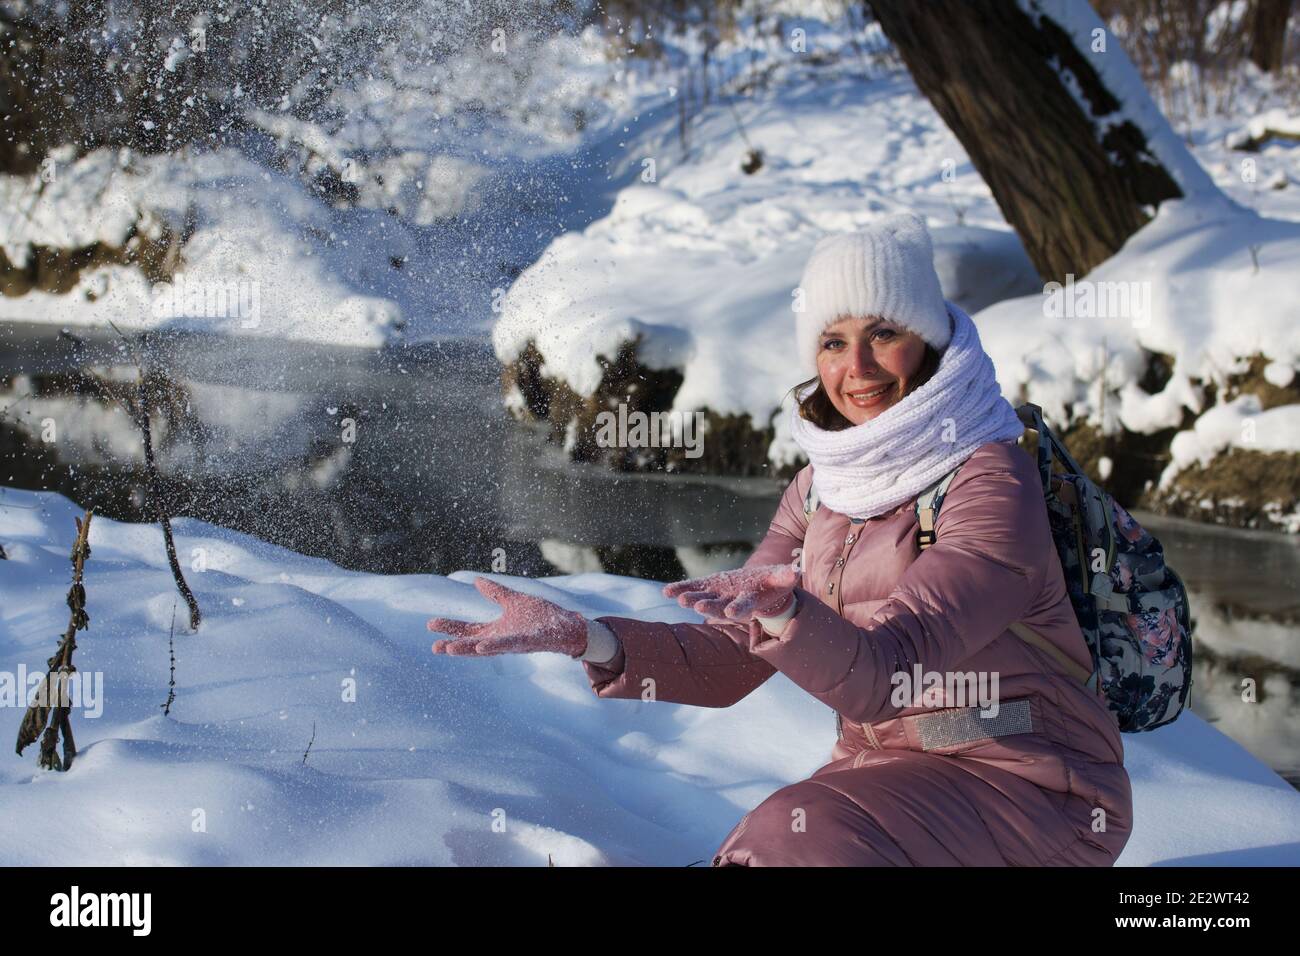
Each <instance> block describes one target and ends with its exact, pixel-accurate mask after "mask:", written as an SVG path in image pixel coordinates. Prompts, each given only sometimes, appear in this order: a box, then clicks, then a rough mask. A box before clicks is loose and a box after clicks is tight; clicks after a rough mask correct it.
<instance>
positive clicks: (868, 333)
mask: <svg viewBox="0 0 1300 956" xmlns="http://www.w3.org/2000/svg"><path fill="white" fill-rule="evenodd" d="M924 357H925V340H924V339H923V338H921V337H920V336H919V335H917V334H916V333H915V332H910V331H907V330H905V329H903V328H901V327H900V326H898V325H895V324H894V323H893V322H889V321H887V320H885V319H879V318H875V317H868V318H861V319H857V318H845V319H840V320H839V321H837V322H834V323H832V324H831V325H828V326H827V327H826V331H824V332H822V334H821V341H820V342H819V343H818V346H817V374H818V376H819V377H820V378H821V381H822V387H823V388H824V389H826V394H827V395H829V396H830V399H831V404H833V405H834V406H835V408H836V410H837V411H838V412H839V413H840V414H841V415H843V416H844V417H845V418H847V419H848V420H849V421H850V422H852V423H853V424H854V425H861V424H862V423H863V422H865V421H869V420H871V419H872V418H875V417H876V416H877V415H879V414H880V413H881V412H883V411H884V410H885V409H886V408H888V407H889V406H890V405H893V404H894V403H895V402H897V401H898V400H899V397H900V396H901V395H903V394H904V393H905V392H906V390H907V388H908V386H909V385H910V384H911V381H912V379H913V378H914V377H915V376H916V374H917V372H918V371H919V370H920V368H921V361H922V359H924ZM882 389H883V391H882Z"/></svg>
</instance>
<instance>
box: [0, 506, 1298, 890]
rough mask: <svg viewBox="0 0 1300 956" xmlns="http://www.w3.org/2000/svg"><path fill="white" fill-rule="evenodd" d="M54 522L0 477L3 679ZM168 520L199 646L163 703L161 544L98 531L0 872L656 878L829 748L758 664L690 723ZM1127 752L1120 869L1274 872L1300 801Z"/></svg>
mask: <svg viewBox="0 0 1300 956" xmlns="http://www.w3.org/2000/svg"><path fill="white" fill-rule="evenodd" d="M77 513H78V512H77V509H76V508H75V507H74V506H73V505H72V504H71V503H70V502H69V501H67V500H66V499H64V498H62V497H61V496H58V495H54V494H50V493H33V492H26V491H18V490H14V489H3V490H0V542H3V544H4V547H5V551H6V553H7V554H8V556H9V558H8V560H0V593H3V594H4V595H5V600H4V601H3V602H2V603H0V669H3V670H4V671H8V672H10V673H14V672H16V671H17V669H18V667H19V666H20V665H23V666H26V667H29V668H36V667H39V666H40V665H41V664H42V663H43V661H44V660H45V658H46V657H48V655H49V654H50V653H51V652H52V651H53V649H54V643H55V640H56V638H55V635H56V634H58V633H60V632H61V631H62V629H63V628H64V627H65V625H66V617H67V611H66V607H65V605H64V602H63V598H64V595H65V593H66V590H67V585H68V579H69V569H68V560H67V555H68V551H69V550H70V547H71V542H72V537H73V534H74V526H73V520H72V519H73V516H74V515H75V514H77ZM174 527H175V530H176V537H177V548H178V551H179V553H180V555H181V556H182V562H183V564H185V565H186V566H187V567H189V566H190V565H191V563H192V562H193V561H194V560H196V558H197V556H199V555H201V556H202V561H203V563H204V566H205V567H206V570H204V571H195V570H190V571H189V573H188V577H189V580H190V583H191V585H192V586H193V588H194V591H195V593H196V595H197V597H198V600H199V603H200V605H201V606H202V607H203V610H204V623H203V625H202V627H201V629H200V630H199V632H198V633H197V634H191V633H188V630H187V627H186V626H185V623H184V621H185V614H184V605H183V604H181V608H180V611H179V612H178V613H177V633H176V636H175V651H176V701H175V703H174V704H173V705H172V710H171V714H170V716H163V715H162V713H161V708H160V705H161V703H162V702H163V700H164V699H165V698H166V695H167V677H168V649H167V638H168V628H169V626H170V624H171V620H172V614H173V607H174V606H175V605H176V603H177V598H176V593H175V588H174V585H173V583H172V580H171V576H170V573H169V571H168V570H167V566H166V559H165V557H164V553H163V547H162V539H161V533H160V531H159V529H158V528H157V527H155V526H147V525H132V524H123V523H118V522H114V521H111V520H108V519H106V518H102V517H96V518H95V519H94V522H93V524H92V526H91V535H90V542H91V548H92V554H91V557H90V561H89V562H88V564H87V566H86V578H85V584H86V592H87V608H88V611H89V614H90V620H91V624H90V629H89V630H88V631H85V632H83V633H82V634H81V635H79V638H78V649H77V654H76V663H77V665H78V667H79V669H80V671H81V672H82V674H92V675H93V674H95V673H100V674H102V675H103V676H102V679H103V687H104V700H103V714H102V716H100V717H98V718H90V717H88V716H86V715H83V714H80V713H74V716H73V723H74V728H75V733H76V735H77V742H78V745H79V747H80V748H81V753H80V755H79V756H78V758H77V760H76V761H75V763H74V765H73V767H72V769H71V770H70V771H68V772H67V773H53V772H45V771H39V770H37V769H36V768H35V750H34V749H29V750H28V751H27V752H26V754H25V755H24V756H22V757H19V756H17V755H15V754H12V753H9V754H7V755H6V756H5V757H3V758H0V801H2V802H3V806H4V807H5V810H6V812H5V814H4V815H3V818H2V820H0V861H2V862H3V863H5V864H7V865H23V864H43V865H78V866H86V865H112V864H268V865H277V864H290V865H296V864H354V865H355V864H361V865H365V864H400V863H418V864H463V865H474V864H509V865H532V866H544V865H546V862H547V857H548V855H550V857H551V858H552V859H553V860H554V862H555V863H556V865H559V866H585V865H605V864H626V863H636V864H652V865H666V866H681V865H686V864H689V863H693V862H696V861H701V860H705V861H707V860H708V859H709V858H710V855H711V853H712V851H713V850H714V849H715V848H716V847H717V845H718V844H719V843H720V842H721V840H722V838H723V837H724V836H725V835H726V834H727V832H728V831H729V830H730V829H731V827H732V826H733V825H734V824H735V823H736V821H737V820H738V819H739V818H740V816H741V815H742V814H743V813H744V812H745V811H746V810H748V809H750V808H752V807H753V806H755V805H756V804H757V803H759V802H760V801H761V800H762V799H764V798H765V797H766V796H767V795H768V794H770V793H771V792H772V791H774V790H776V789H777V788H779V787H781V786H783V785H786V784H789V783H792V782H795V781H797V780H799V779H802V778H803V777H805V776H806V775H808V774H809V773H811V772H812V771H813V770H815V769H816V768H817V767H818V766H820V765H821V764H822V763H823V762H824V761H825V760H826V758H827V756H828V754H829V752H830V748H831V746H832V744H833V743H834V739H835V733H834V721H833V720H832V719H831V715H830V712H829V711H828V710H827V709H826V708H825V707H824V706H823V705H822V704H820V703H818V702H817V701H815V700H814V699H813V698H811V697H809V696H808V695H806V694H804V693H802V692H801V691H800V690H799V689H798V688H797V687H795V686H794V685H793V684H791V683H790V682H789V681H787V680H786V679H785V678H784V677H782V676H781V675H777V676H776V677H774V678H773V679H772V680H770V681H768V682H767V683H766V684H765V685H764V686H763V687H761V688H760V689H759V690H758V691H756V692H755V693H753V694H752V695H750V696H749V697H747V698H746V699H745V700H743V701H741V702H740V703H739V704H737V705H735V706H733V707H730V708H726V709H706V708H689V707H681V706H675V705H670V704H662V703H645V702H641V701H603V700H600V699H598V698H597V697H595V695H594V694H593V693H592V691H591V689H590V686H589V684H588V682H587V680H586V677H585V675H584V673H583V670H582V668H581V666H579V665H577V664H575V663H574V662H573V661H571V660H568V659H565V658H564V657H562V656H560V655H549V654H538V655H527V656H524V655H520V656H511V657H501V658H494V659H490V660H468V659H467V660H457V659H453V658H445V657H435V656H434V655H433V654H432V653H431V652H430V650H429V645H430V643H431V635H429V633H428V632H427V631H426V630H425V627H424V622H425V620H426V619H427V618H428V617H430V616H434V615H444V616H452V617H464V618H470V619H476V620H484V619H488V618H490V617H491V616H492V615H493V613H494V610H493V607H494V606H492V605H490V604H489V603H488V602H486V601H485V600H484V599H483V598H482V597H481V596H480V595H478V593H477V591H475V590H474V588H473V587H472V585H471V583H470V582H471V581H472V580H473V578H474V577H475V575H473V574H471V573H467V572H458V573H456V574H453V575H451V576H450V577H448V578H443V577H437V576H432V575H406V576H376V575H370V574H362V573H358V572H349V571H344V570H341V569H339V568H337V567H336V566H334V565H331V564H329V563H328V562H325V561H323V560H320V559H314V558H306V557H302V556H299V555H295V554H292V553H290V552H288V551H286V550H284V549H281V548H277V547H274V546H271V545H268V544H265V543H262V542H259V541H257V540H255V539H253V538H250V537H248V536H245V535H241V534H237V533H234V532H231V531H226V530H222V529H219V528H216V527H213V526H210V525H206V524H203V523H201V522H197V521H193V520H189V519H184V520H178V521H176V522H175V523H174ZM553 551H554V549H553ZM575 559H576V558H575ZM707 563H708V562H707V561H706V562H704V564H707ZM494 577H496V578H498V579H500V580H502V581H505V582H507V583H509V584H510V585H511V586H513V587H517V588H520V589H522V590H526V591H528V592H530V593H533V594H539V595H541V596H544V597H547V598H549V599H552V600H556V601H558V602H559V603H561V604H563V605H564V606H566V607H569V608H571V609H573V610H576V611H579V612H581V613H584V614H586V615H589V616H597V615H609V614H617V615H624V616H630V617H638V618H642V619H647V620H668V621H680V620H693V619H695V618H694V617H693V615H692V614H691V612H689V611H686V610H684V609H682V608H680V607H678V606H677V605H676V603H675V602H670V601H666V600H665V599H664V598H663V597H662V596H661V595H660V593H659V585H658V584H657V583H655V582H650V581H642V580H636V579H630V578H622V577H617V576H613V575H608V574H602V573H592V572H588V573H576V574H566V575H561V576H557V577H552V578H544V579H519V578H510V577H507V576H504V575H494ZM14 595H21V597H22V601H21V602H18V601H14V600H12V596H14ZM349 682H354V683H355V699H354V700H351V701H350V700H349V699H348V698H349V692H348V691H349V687H350V686H351V684H350V683H349ZM9 712H10V714H11V715H12V722H11V730H12V729H13V728H16V725H17V722H18V719H19V715H20V713H21V711H20V710H19V709H17V708H13V707H11V708H10V709H9ZM309 741H310V748H309V746H308V744H309ZM1125 746H1126V766H1127V767H1128V769H1129V774H1130V777H1131V778H1132V781H1133V788H1134V796H1135V807H1136V810H1135V832H1134V835H1133V836H1132V837H1131V839H1130V841H1129V844H1128V846H1127V848H1126V849H1125V851H1124V854H1123V856H1122V857H1121V859H1120V863H1121V864H1124V865H1134V866H1143V865H1168V864H1188V863H1195V864H1211V865H1220V864H1222V865H1242V864H1275V865H1295V864H1296V863H1298V862H1300V850H1297V847H1300V793H1297V792H1296V791H1294V790H1293V789H1292V788H1291V787H1289V786H1288V785H1287V784H1286V783H1285V782H1284V781H1283V780H1282V779H1281V778H1279V777H1278V776H1277V775H1276V774H1274V773H1273V772H1272V771H1271V770H1269V769H1268V768H1267V767H1265V766H1264V765H1263V764H1261V763H1260V762H1259V761H1258V760H1256V759H1255V758H1254V757H1251V756H1250V755H1249V754H1247V753H1246V752H1245V751H1244V750H1243V749H1242V748H1241V747H1240V746H1238V745H1237V744H1235V743H1233V742H1232V741H1231V740H1229V739H1228V738H1227V737H1225V736H1224V735H1223V734H1221V733H1219V732H1218V731H1217V730H1215V729H1214V728H1213V727H1212V726H1210V725H1209V724H1207V723H1206V722H1204V721H1203V720H1201V719H1200V718H1198V717H1196V716H1195V715H1193V714H1191V713H1187V714H1184V715H1183V716H1182V717H1180V719H1179V720H1178V722H1177V723H1175V724H1174V725H1172V726H1170V727H1167V728H1163V729H1161V730H1159V731H1156V732H1155V733H1151V734H1141V735H1131V736H1126V738H1125ZM304 752H305V753H306V760H305V761H304V759H303V758H304ZM494 821H499V824H500V825H499V826H498V828H497V829H494V826H493V824H494Z"/></svg>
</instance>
